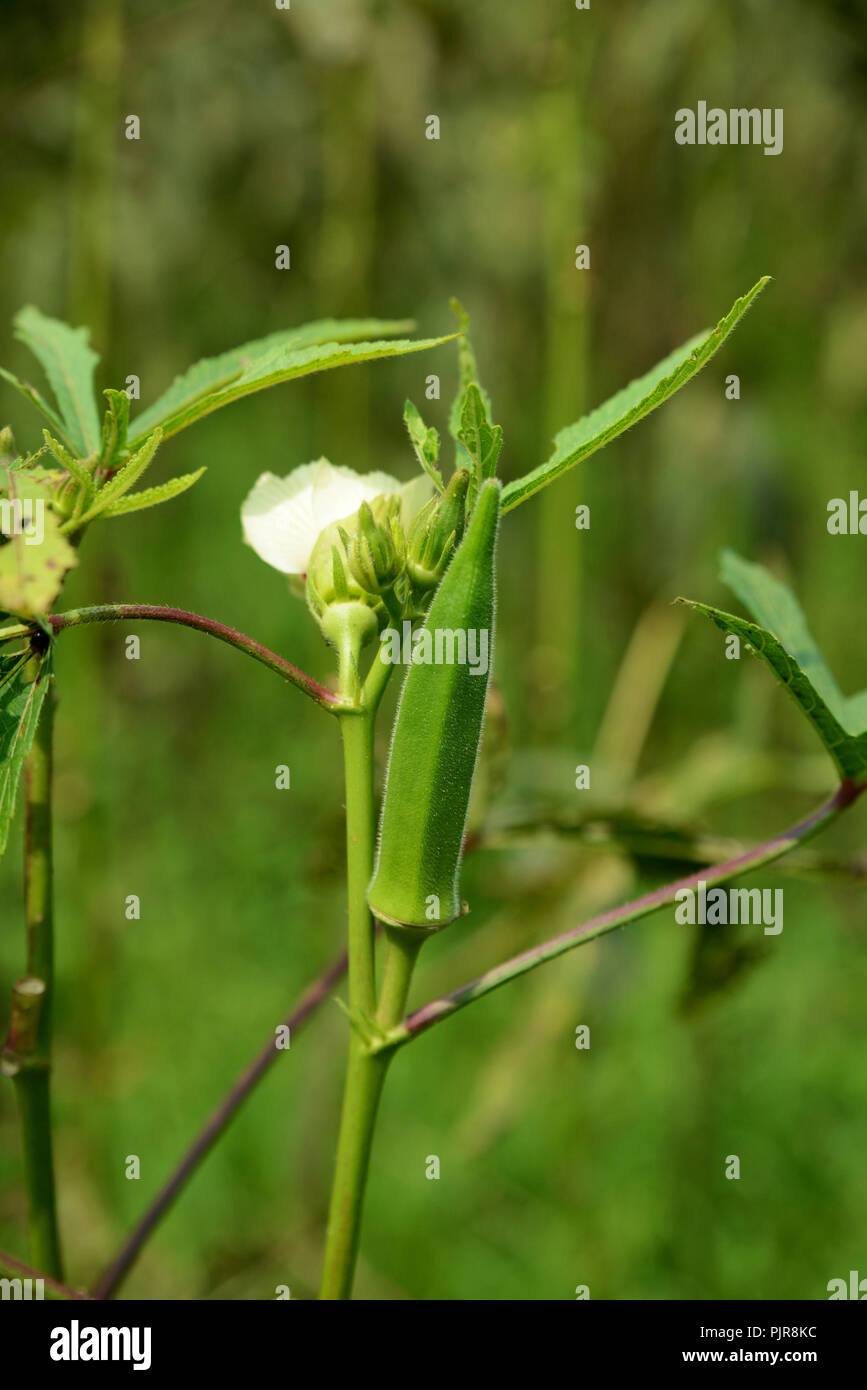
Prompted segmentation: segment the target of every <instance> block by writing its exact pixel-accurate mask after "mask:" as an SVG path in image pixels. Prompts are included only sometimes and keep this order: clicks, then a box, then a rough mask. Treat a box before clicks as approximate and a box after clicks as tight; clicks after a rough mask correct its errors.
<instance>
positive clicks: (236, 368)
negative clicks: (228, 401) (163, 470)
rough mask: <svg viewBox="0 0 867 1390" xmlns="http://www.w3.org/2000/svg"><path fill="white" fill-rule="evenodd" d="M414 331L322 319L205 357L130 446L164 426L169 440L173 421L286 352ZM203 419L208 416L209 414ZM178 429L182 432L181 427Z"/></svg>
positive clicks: (404, 324)
mask: <svg viewBox="0 0 867 1390" xmlns="http://www.w3.org/2000/svg"><path fill="white" fill-rule="evenodd" d="M412 326H413V324H412V320H409V319H407V320H392V319H342V320H341V319H319V320H317V321H316V322H315V323H307V324H302V325H300V327H298V328H287V329H281V330H280V331H278V332H276V333H269V334H268V335H267V336H266V337H264V338H257V339H256V340H255V341H253V342H249V343H242V345H241V346H240V347H237V348H232V349H231V351H229V352H223V353H221V354H220V355H219V356H218V357H204V358H202V360H201V361H200V362H196V363H195V364H194V366H192V367H190V368H189V369H188V370H187V371H186V372H184V373H182V375H181V376H178V377H176V378H175V380H174V381H173V382H172V384H171V386H170V387H169V388H168V390H167V391H164V392H163V394H162V395H161V396H160V398H159V400H157V401H155V402H154V404H153V405H151V406H148V408H147V410H145V411H143V412H142V414H141V415H139V416H138V418H137V419H136V420H134V421H133V423H132V426H131V429H130V441H131V442H133V443H135V442H137V441H138V440H139V439H142V438H143V437H144V435H146V434H147V433H148V432H149V431H150V430H152V429H154V428H155V427H156V426H157V425H164V426H165V429H164V434H165V437H166V438H168V436H169V435H170V434H175V433H176V430H175V429H170V428H169V422H170V421H173V420H175V419H176V418H179V419H182V420H184V423H189V421H188V420H185V419H184V417H185V413H186V412H187V411H189V410H190V409H191V408H192V407H193V406H195V405H196V404H197V403H200V402H201V401H202V400H203V399H204V398H205V397H207V396H212V395H214V394H216V393H217V392H218V391H222V390H224V389H225V388H226V387H228V386H229V385H230V384H231V383H232V382H233V381H236V380H237V379H238V378H239V377H240V376H241V375H242V374H243V373H244V372H245V371H247V370H248V368H250V367H251V366H252V365H253V364H254V363H255V362H259V361H262V359H264V358H269V357H270V356H271V355H272V354H273V353H275V352H278V351H281V350H283V349H293V350H295V351H300V350H301V349H303V348H305V347H312V346H314V345H315V344H318V343H351V342H357V341H358V340H359V339H361V338H370V337H374V336H375V337H377V338H386V337H388V336H389V334H392V333H404V332H406V331H407V330H408V329H410V328H412ZM212 408H213V409H216V407H212ZM201 413H202V414H207V411H202V412H201ZM192 418H193V419H198V418H199V416H198V415H193V417H192ZM177 429H183V423H182V424H179V425H178V426H177Z"/></svg>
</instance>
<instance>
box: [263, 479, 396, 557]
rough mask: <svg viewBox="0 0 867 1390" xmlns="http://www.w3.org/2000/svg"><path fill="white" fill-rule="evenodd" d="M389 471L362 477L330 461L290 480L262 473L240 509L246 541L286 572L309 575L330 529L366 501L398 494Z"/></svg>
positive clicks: (352, 513) (352, 514)
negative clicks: (321, 538) (312, 559)
mask: <svg viewBox="0 0 867 1390" xmlns="http://www.w3.org/2000/svg"><path fill="white" fill-rule="evenodd" d="M400 490H401V485H400V483H399V482H398V480H397V479H396V478H392V477H391V476H390V475H389V474H388V473H365V474H359V473H356V472H355V471H354V469H352V468H342V467H341V468H335V467H334V465H333V464H331V463H329V462H328V459H324V458H322V459H317V461H316V462H315V463H304V464H301V466H300V467H298V468H295V469H293V471H292V472H291V473H290V474H289V476H288V477H287V478H277V477H275V475H274V474H273V473H263V474H262V476H261V477H260V478H259V480H258V482H257V483H256V484H255V485H254V487H253V488H252V490H251V491H250V493H249V495H248V496H247V498H246V500H245V501H244V503H243V506H242V507H241V520H242V524H243V528H244V539H245V540H246V541H247V543H248V545H251V546H252V547H253V549H254V550H255V551H256V554H257V555H259V556H260V557H261V559H263V560H264V561H265V562H266V563H267V564H269V565H272V566H273V567H274V569H277V570H280V571H281V573H283V574H305V573H306V571H307V566H308V564H309V562H310V555H311V553H312V550H313V547H314V545H315V544H316V541H317V540H318V538H319V536H320V535H321V533H322V532H323V531H324V530H325V528H326V526H330V525H331V524H332V523H333V522H335V521H344V520H345V519H346V518H348V517H351V516H354V514H355V513H356V512H357V511H358V508H359V507H360V506H361V504H362V502H372V501H373V499H374V497H380V496H382V495H383V494H385V495H386V496H390V495H391V494H392V493H395V492H399V491H400Z"/></svg>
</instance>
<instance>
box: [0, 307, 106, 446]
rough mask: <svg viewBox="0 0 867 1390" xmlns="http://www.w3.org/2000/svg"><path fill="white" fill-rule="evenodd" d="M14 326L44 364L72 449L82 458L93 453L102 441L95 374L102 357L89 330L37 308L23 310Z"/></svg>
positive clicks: (15, 320)
mask: <svg viewBox="0 0 867 1390" xmlns="http://www.w3.org/2000/svg"><path fill="white" fill-rule="evenodd" d="M13 323H14V326H15V336H16V338H18V339H19V340H20V341H21V342H22V343H26V345H27V347H29V348H30V351H31V352H32V353H33V354H34V356H35V357H37V358H38V359H39V361H40V362H41V363H42V366H43V368H44V370H45V375H46V376H47V378H48V381H49V383H50V385H51V389H52V391H53V392H54V395H55V398H56V400H57V405H58V409H59V411H60V418H61V420H62V421H63V429H64V433H65V436H66V438H67V439H68V441H69V442H70V444H71V447H72V449H73V450H74V452H75V453H78V454H81V455H85V454H90V453H93V452H94V450H96V449H97V448H98V447H99V440H100V424H99V412H98V410H97V407H96V398H95V396H94V391H93V373H94V368H95V367H96V364H97V362H98V361H99V354H98V353H96V352H94V351H93V349H92V348H91V346H90V334H89V332H88V330H87V329H86V328H70V326H69V324H67V323H62V322H61V321H60V319H52V318H48V317H47V315H45V314H43V313H41V312H40V310H39V309H36V308H34V307H33V305H26V306H25V307H24V308H23V309H20V310H19V312H18V313H17V314H16V315H15V318H14V320H13ZM13 384H18V383H17V382H14V383H13ZM29 390H30V392H31V393H32V394H31V399H33V401H34V404H36V405H38V407H39V409H41V410H43V412H44V405H45V403H44V402H42V401H41V398H40V399H36V398H35V397H36V393H33V392H32V388H29ZM25 394H27V390H25ZM49 418H51V417H50V416H49ZM53 423H55V424H56V423H57V422H56V421H54V422H53Z"/></svg>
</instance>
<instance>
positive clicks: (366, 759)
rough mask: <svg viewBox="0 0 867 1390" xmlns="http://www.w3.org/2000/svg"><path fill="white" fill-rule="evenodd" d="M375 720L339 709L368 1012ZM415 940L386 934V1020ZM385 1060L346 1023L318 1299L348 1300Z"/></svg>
mask: <svg viewBox="0 0 867 1390" xmlns="http://www.w3.org/2000/svg"><path fill="white" fill-rule="evenodd" d="M374 719H375V710H374V709H370V708H368V709H367V710H366V711H365V713H364V714H360V715H352V714H344V715H341V716H340V724H341V730H342V733H343V748H344V762H345V768H346V854H347V883H348V889H349V1005H350V1009H351V1010H353V1011H359V1012H361V1013H363V1014H365V1015H367V1016H368V1017H369V1018H372V1017H373V1014H374V1011H375V1009H376V984H375V976H374V945H373V943H374V931H373V920H372V918H371V916H370V911H369V909H368V906H367V886H368V883H369V882H370V875H371V871H372V867H373V840H374V803H373V729H374ZM419 944H420V941H419ZM419 944H416V943H415V942H412V943H411V944H410V945H409V946H408V947H402V946H399V945H395V944H394V942H392V941H391V940H390V941H389V952H388V959H387V961H386V969H385V978H384V981H383V988H382V999H381V1002H380V1010H379V1016H378V1021H379V1022H380V1024H381V1025H383V1026H385V1027H393V1026H394V1025H395V1024H397V1023H398V1022H399V1021H400V1019H401V1017H402V1015H403V1011H404V1008H405V1007H406V999H407V995H408V992H409V984H410V977H411V974H412V966H413V963H414V961H415V957H416V955H417V953H418V946H419ZM388 1062H389V1055H388V1054H386V1055H384V1056H383V1055H380V1056H376V1057H371V1056H370V1055H369V1054H368V1052H367V1049H366V1045H365V1043H364V1041H363V1039H362V1038H361V1037H360V1036H359V1034H358V1032H357V1031H356V1030H355V1028H353V1029H352V1030H351V1032H350V1038H349V1058H348V1061H347V1068H346V1081H345V1084H344V1091H343V1110H342V1113H341V1118H340V1136H339V1139H338V1143H337V1161H336V1166H335V1172H334V1183H333V1186H332V1190H331V1206H330V1210H329V1214H328V1232H327V1236H326V1242H325V1261H324V1265H323V1271H322V1286H321V1289H320V1295H319V1296H320V1298H322V1299H326V1300H337V1299H347V1298H349V1297H350V1296H351V1293H352V1280H353V1276H354V1273H355V1262H356V1259H357V1256H358V1242H359V1237H360V1233H361V1216H362V1208H363V1204H364V1189H365V1186H366V1183H367V1172H368V1168H369V1165H370V1150H371V1147H372V1144H373V1131H374V1127H375V1125H376V1116H377V1111H378V1109H379V1098H380V1096H381V1095H382V1088H383V1085H384V1083H385V1075H386V1071H387V1070H388Z"/></svg>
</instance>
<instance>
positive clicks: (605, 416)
mask: <svg viewBox="0 0 867 1390" xmlns="http://www.w3.org/2000/svg"><path fill="white" fill-rule="evenodd" d="M769 279H770V276H769V275H765V276H763V277H762V279H761V280H759V282H758V283H757V284H755V285H753V288H752V289H751V290H750V291H749V292H748V293H747V294H745V295H744V296H743V297H742V298H741V299H738V300H736V301H735V303H734V304H733V305H732V307H731V309H730V310H729V312H728V313H727V314H726V316H725V318H722V319H720V321H719V323H718V324H717V326H716V328H711V329H708V330H707V331H706V332H704V333H699V334H698V335H697V336H696V337H694V338H691V339H690V340H689V342H688V343H684V345H683V347H680V348H678V349H677V351H676V352H672V353H670V354H669V356H668V357H666V358H664V359H663V361H662V362H658V363H657V365H656V366H655V367H654V368H653V369H652V371H649V372H647V373H646V374H645V375H644V376H642V377H639V378H638V380H637V381H633V382H632V383H631V384H630V385H629V386H626V387H624V388H623V390H622V391H618V392H617V394H616V395H614V396H612V397H611V399H610V400H608V401H606V402H605V404H604V405H600V406H598V407H597V409H596V410H593V411H591V413H590V414H589V415H585V416H583V417H582V418H581V419H580V420H578V421H576V423H575V424H573V425H567V427H566V428H565V429H563V430H561V431H560V432H559V434H558V435H557V436H556V438H555V440H554V452H553V454H552V455H551V457H550V458H549V459H548V460H547V462H546V463H542V464H540V465H539V467H538V468H534V469H533V471H532V472H531V473H527V474H525V475H524V477H523V478H516V479H515V480H514V481H513V482H511V483H509V484H508V485H507V486H506V488H505V490H504V492H503V511H504V512H508V511H511V510H512V508H513V507H517V506H519V505H520V504H521V503H522V502H526V500H527V498H528V497H532V496H533V494H534V493H535V492H539V491H540V490H541V489H542V488H543V487H547V486H548V485H549V483H553V482H554V480H555V479H556V478H559V477H560V475H561V474H562V473H565V472H566V471H567V470H568V469H570V468H574V467H575V465H576V464H577V463H580V462H581V461H582V460H583V459H585V458H588V457H589V455H590V454H593V453H595V452H596V450H597V449H601V448H602V447H603V446H604V445H605V444H609V443H610V442H611V440H612V439H616V438H617V436H618V435H620V434H623V433H624V431H625V430H628V429H631V427H632V426H633V425H637V424H638V421H639V420H643V419H644V417H645V415H649V414H650V412H651V411H652V410H655V409H656V407H657V406H660V405H662V404H663V402H664V401H667V400H668V399H669V397H671V396H673V395H674V393H675V391H679V390H680V388H681V386H685V385H686V383H687V382H688V381H689V380H691V378H692V377H694V376H695V375H696V373H697V372H700V371H701V369H702V367H703V366H704V365H705V364H706V363H707V362H709V361H710V359H711V357H713V355H714V353H715V352H716V351H717V349H718V348H720V347H721V346H722V344H723V343H724V342H725V340H726V338H727V337H728V336H729V334H730V333H731V332H732V330H733V329H734V328H735V327H736V326H737V324H738V323H739V322H740V320H741V319H742V318H743V316H744V314H745V313H746V311H747V309H749V307H750V305H751V304H753V303H754V302H755V300H756V299H757V298H758V296H759V295H760V294H761V292H762V290H763V289H764V288H765V285H766V284H767V283H768V281H769Z"/></svg>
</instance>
